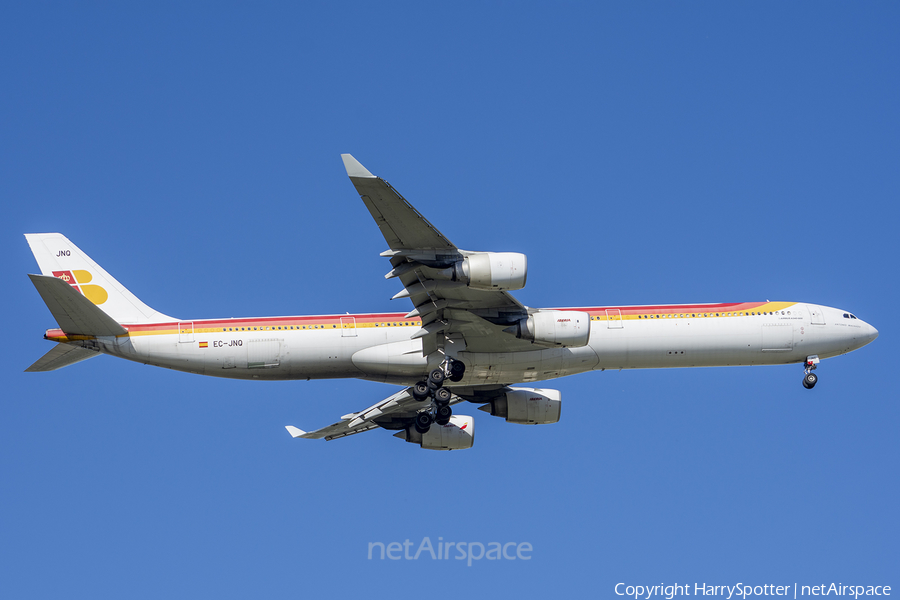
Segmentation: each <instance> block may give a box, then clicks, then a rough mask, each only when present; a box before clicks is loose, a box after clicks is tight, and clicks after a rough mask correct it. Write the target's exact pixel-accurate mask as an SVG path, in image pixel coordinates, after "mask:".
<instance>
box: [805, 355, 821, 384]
mask: <svg viewBox="0 0 900 600" xmlns="http://www.w3.org/2000/svg"><path fill="white" fill-rule="evenodd" d="M817 364H819V357H818V356H816V355H813V356H807V357H806V362H805V363H804V365H803V371H804V373H805V374H804V375H803V387H805V388H806V389H808V390H811V389H813V388H814V387H816V383H817V382H818V381H819V378H818V377H817V376H816V374H815V373H813V371H815V370H816V365H817Z"/></svg>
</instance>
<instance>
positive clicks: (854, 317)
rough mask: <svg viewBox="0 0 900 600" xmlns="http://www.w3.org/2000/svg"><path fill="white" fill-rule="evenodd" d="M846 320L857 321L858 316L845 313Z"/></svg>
mask: <svg viewBox="0 0 900 600" xmlns="http://www.w3.org/2000/svg"><path fill="white" fill-rule="evenodd" d="M844 318H845V319H856V315H853V314H851V313H844ZM856 320H857V321H859V319H856Z"/></svg>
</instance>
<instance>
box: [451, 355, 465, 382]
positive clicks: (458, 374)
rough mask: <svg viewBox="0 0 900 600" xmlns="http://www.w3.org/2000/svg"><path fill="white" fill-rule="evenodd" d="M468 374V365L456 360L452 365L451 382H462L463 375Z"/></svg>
mask: <svg viewBox="0 0 900 600" xmlns="http://www.w3.org/2000/svg"><path fill="white" fill-rule="evenodd" d="M465 373H466V364H465V363H464V362H462V361H459V360H454V361H453V362H452V363H450V381H452V382H454V383H455V382H457V381H461V380H462V378H463V375H465Z"/></svg>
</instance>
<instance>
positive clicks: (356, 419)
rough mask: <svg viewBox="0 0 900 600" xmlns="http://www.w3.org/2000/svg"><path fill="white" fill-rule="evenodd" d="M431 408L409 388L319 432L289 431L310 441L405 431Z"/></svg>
mask: <svg viewBox="0 0 900 600" xmlns="http://www.w3.org/2000/svg"><path fill="white" fill-rule="evenodd" d="M461 401H462V400H461V399H460V398H458V397H456V396H453V398H452V400H451V401H450V404H451V405H452V404H456V403H458V402H461ZM428 406H429V404H428V403H427V402H420V401H418V400H416V399H415V398H413V395H412V394H411V393H410V392H409V388H406V389H404V390H401V391H399V392H397V393H396V394H394V395H393V396H390V397H388V398H385V399H384V400H382V401H381V402H378V403H376V404H373V405H372V406H370V407H369V408H367V409H365V410H362V411H360V412H355V413H350V414H349V415H344V416H343V417H341V420H340V421H338V422H337V423H334V424H332V425H329V426H327V427H323V428H321V429H317V430H315V431H303V430H302V429H298V428H297V427H294V426H293V425H287V426H286V427H285V429H287V430H288V433H290V434H291V437H294V438H304V439H309V440H319V439H322V438H325V439H326V440H334V439H337V438H342V437H347V436H348V435H353V434H356V433H362V432H364V431H369V430H370V429H376V428H378V427H384V428H385V429H404V428H405V427H406V426H407V425H409V424H410V423H411V422H412V420H413V419H415V417H416V413H417V412H418V410H419V409H420V408H427V407H428Z"/></svg>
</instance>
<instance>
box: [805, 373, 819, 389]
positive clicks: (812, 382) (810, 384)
mask: <svg viewBox="0 0 900 600" xmlns="http://www.w3.org/2000/svg"><path fill="white" fill-rule="evenodd" d="M818 381H819V378H818V377H817V376H816V374H815V373H807V374H806V375H804V376H803V387H805V388H806V389H808V390H811V389H813V388H814V387H816V383H817V382H818Z"/></svg>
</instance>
